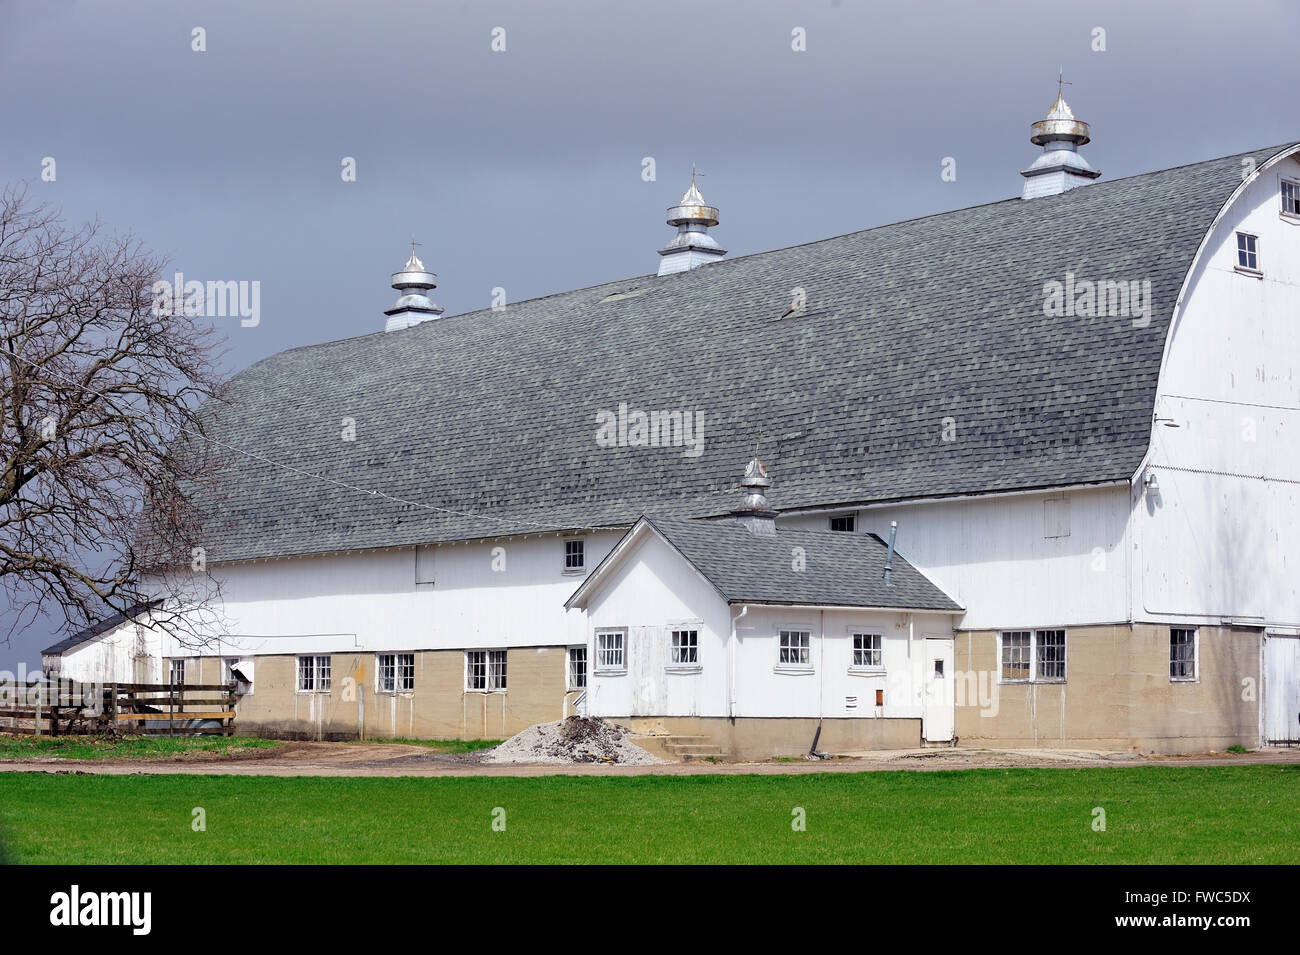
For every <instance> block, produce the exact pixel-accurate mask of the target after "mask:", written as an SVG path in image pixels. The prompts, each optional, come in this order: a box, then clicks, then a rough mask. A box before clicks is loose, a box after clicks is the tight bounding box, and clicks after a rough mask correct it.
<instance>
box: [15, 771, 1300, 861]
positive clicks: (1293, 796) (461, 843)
mask: <svg viewBox="0 0 1300 955" xmlns="http://www.w3.org/2000/svg"><path fill="white" fill-rule="evenodd" d="M1297 797H1300V766H1226V767H1217V766H1216V767H1140V768H1114V769H979V770H964V771H952V772H872V773H853V774H848V773H823V774H815V775H790V776H722V775H719V776H676V777H674V776H635V777H608V776H604V777H599V776H585V777H577V776H550V777H534V778H519V777H485V776H484V777H469V778H465V777H461V778H415V777H403V778H392V779H357V778H270V777H238V776H178V775H166V776H93V775H83V776H75V775H58V776H55V775H38V774H31V773H4V774H0V840H3V843H4V846H5V849H4V851H5V854H6V857H7V859H8V861H10V862H18V863H108V862H119V863H161V862H174V863H203V862H227V863H258V862H279V863H294V862H296V863H332V862H470V863H474V862H649V863H654V862H859V863H889V862H904V863H911V862H927V863H936V862H938V863H945V862H946V863H969V862H991V863H1045V862H1046V863H1050V862H1099V863H1290V864H1294V863H1297V862H1300V817H1298V814H1300V809H1298V807H1300V798H1297ZM195 807H202V808H203V809H204V810H205V812H206V826H207V828H206V831H203V832H196V831H193V829H192V827H191V819H192V818H193V816H192V811H193V809H194V808H195ZM496 807H500V808H502V809H504V810H505V822H506V828H505V830H504V831H494V830H493V828H492V820H493V810H494V809H495V808H496ZM1094 807H1102V808H1103V809H1105V811H1106V831H1105V832H1096V831H1094V830H1093V819H1094V816H1093V809H1094ZM796 808H802V809H803V810H804V812H805V813H806V820H807V829H806V831H803V832H797V831H794V830H793V829H792V827H791V822H792V820H793V819H794V818H795V817H794V815H793V813H792V811H793V810H795V809H796Z"/></svg>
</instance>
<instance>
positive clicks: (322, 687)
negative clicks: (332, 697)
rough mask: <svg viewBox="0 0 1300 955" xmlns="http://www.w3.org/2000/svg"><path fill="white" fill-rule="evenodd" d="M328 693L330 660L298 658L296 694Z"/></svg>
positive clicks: (323, 658) (327, 658) (322, 657)
mask: <svg viewBox="0 0 1300 955" xmlns="http://www.w3.org/2000/svg"><path fill="white" fill-rule="evenodd" d="M329 691H330V658H329V657H326V656H320V657H299V658H298V692H299V693H328V692H329Z"/></svg>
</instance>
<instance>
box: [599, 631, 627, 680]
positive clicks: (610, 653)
mask: <svg viewBox="0 0 1300 955" xmlns="http://www.w3.org/2000/svg"><path fill="white" fill-rule="evenodd" d="M625 634H626V631H623V630H597V631H596V670H597V671H600V670H606V671H623V670H626V669H627V663H626V657H625V656H624V653H623V651H624V646H623V638H624V636H625Z"/></svg>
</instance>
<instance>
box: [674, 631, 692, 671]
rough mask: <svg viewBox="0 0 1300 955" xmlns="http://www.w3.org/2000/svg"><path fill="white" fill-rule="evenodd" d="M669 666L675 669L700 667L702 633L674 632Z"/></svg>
mask: <svg viewBox="0 0 1300 955" xmlns="http://www.w3.org/2000/svg"><path fill="white" fill-rule="evenodd" d="M671 636H672V647H671V652H670V655H669V658H668V660H669V664H670V665H671V666H674V667H698V666H699V664H700V632H699V631H698V630H674V631H672V634H671Z"/></svg>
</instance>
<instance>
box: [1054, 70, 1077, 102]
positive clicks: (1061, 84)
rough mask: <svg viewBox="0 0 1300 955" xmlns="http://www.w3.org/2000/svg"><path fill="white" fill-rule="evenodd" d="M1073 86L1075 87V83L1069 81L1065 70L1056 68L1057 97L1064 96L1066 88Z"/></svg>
mask: <svg viewBox="0 0 1300 955" xmlns="http://www.w3.org/2000/svg"><path fill="white" fill-rule="evenodd" d="M1073 85H1074V84H1073V83H1071V82H1070V81H1069V80H1067V79H1066V78H1065V69H1064V68H1063V67H1059V66H1058V67H1057V68H1056V95H1057V96H1064V95H1065V87H1067V86H1073Z"/></svg>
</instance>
